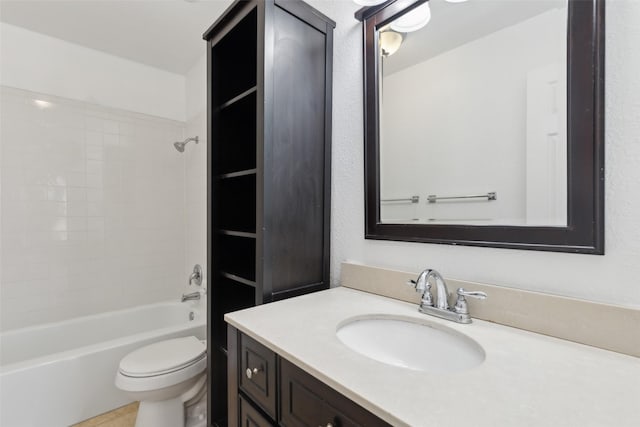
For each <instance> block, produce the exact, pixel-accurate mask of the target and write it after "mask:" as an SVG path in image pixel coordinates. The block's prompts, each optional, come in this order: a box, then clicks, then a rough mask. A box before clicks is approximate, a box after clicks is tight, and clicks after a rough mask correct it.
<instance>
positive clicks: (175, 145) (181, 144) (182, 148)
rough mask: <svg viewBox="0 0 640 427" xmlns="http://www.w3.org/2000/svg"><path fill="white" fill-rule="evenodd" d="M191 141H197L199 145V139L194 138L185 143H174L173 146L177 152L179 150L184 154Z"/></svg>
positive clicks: (186, 140)
mask: <svg viewBox="0 0 640 427" xmlns="http://www.w3.org/2000/svg"><path fill="white" fill-rule="evenodd" d="M189 141H195V142H196V144H197V143H198V137H197V136H194V137H192V138H187V139H185V140H184V141H178V142H174V143H173V146H174V147H176V150H178V151H179V152H181V153H184V146H185V145H187V143H188V142H189Z"/></svg>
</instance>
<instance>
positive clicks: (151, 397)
mask: <svg viewBox="0 0 640 427" xmlns="http://www.w3.org/2000/svg"><path fill="white" fill-rule="evenodd" d="M206 350H207V347H206V345H205V344H204V343H203V342H202V341H200V340H199V339H198V338H196V337H193V336H191V337H185V338H175V339H170V340H166V341H160V342H157V343H154V344H150V345H148V346H145V347H142V348H139V349H137V350H135V351H133V352H131V353H129V354H128V355H126V356H125V357H124V358H123V359H122V360H121V361H120V367H119V369H118V374H117V375H116V387H118V388H119V389H120V390H122V391H124V392H125V393H127V395H128V396H129V397H130V398H132V399H134V400H139V401H140V407H139V409H138V417H137V418H136V427H183V426H184V425H185V407H186V406H188V405H190V404H191V403H196V402H197V401H198V400H200V398H201V397H202V396H203V394H204V393H206V379H207V376H206V368H207V353H206Z"/></svg>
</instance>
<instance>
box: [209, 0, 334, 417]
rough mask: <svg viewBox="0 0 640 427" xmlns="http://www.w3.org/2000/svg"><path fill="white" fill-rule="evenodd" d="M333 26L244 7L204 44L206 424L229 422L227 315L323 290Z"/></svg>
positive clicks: (281, 5) (316, 18)
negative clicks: (205, 109) (206, 125)
mask: <svg viewBox="0 0 640 427" xmlns="http://www.w3.org/2000/svg"><path fill="white" fill-rule="evenodd" d="M334 27H335V23H334V22H333V21H331V20H330V19H329V18H327V17H326V16H324V15H322V14H321V13H319V12H318V11H316V10H314V9H313V8H311V7H310V6H309V5H307V4H306V3H303V2H302V1H299V0H250V1H236V2H235V3H233V4H232V5H231V6H230V7H229V9H227V11H226V12H225V13H224V14H223V15H222V17H220V18H219V19H218V20H217V21H216V22H215V23H214V24H213V25H212V26H211V27H210V28H209V30H207V32H206V33H205V34H204V38H205V40H207V50H208V61H207V62H208V74H207V79H208V140H209V141H210V144H209V154H208V155H209V158H208V181H209V182H208V209H209V212H208V230H209V231H208V233H209V235H208V250H209V259H208V266H207V273H208V277H209V299H208V301H209V307H208V316H209V319H208V320H209V329H208V351H209V372H210V377H209V382H210V383H209V423H210V424H212V425H216V424H217V425H225V424H226V408H227V348H226V345H227V344H226V343H227V338H226V330H227V329H226V325H225V323H224V320H223V316H224V314H225V313H228V312H230V311H234V310H238V309H242V308H247V307H252V306H254V305H257V304H262V303H267V302H271V301H276V300H279V299H283V298H287V297H290V296H295V295H300V294H303V293H308V292H313V291H316V290H320V289H325V288H328V287H329V222H330V206H331V204H330V196H331V176H330V171H331V90H332V84H331V75H332V48H333V28H334ZM230 362H231V363H233V361H230Z"/></svg>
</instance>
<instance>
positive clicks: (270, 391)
mask: <svg viewBox="0 0 640 427" xmlns="http://www.w3.org/2000/svg"><path fill="white" fill-rule="evenodd" d="M238 383H239V385H240V388H241V389H242V390H243V391H244V392H245V393H246V394H247V395H248V396H249V397H251V399H253V401H254V402H255V403H256V404H257V405H259V406H260V407H261V408H262V409H263V410H264V411H265V412H266V413H267V414H269V415H270V416H271V417H273V418H274V419H275V418H276V355H275V353H274V352H272V351H271V350H269V349H268V348H266V347H265V346H263V345H262V344H260V343H258V342H257V341H255V340H254V339H252V338H249V337H248V336H246V335H244V334H240V371H239V372H238Z"/></svg>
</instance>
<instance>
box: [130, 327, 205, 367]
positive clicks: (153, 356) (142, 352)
mask: <svg viewBox="0 0 640 427" xmlns="http://www.w3.org/2000/svg"><path fill="white" fill-rule="evenodd" d="M206 351H207V347H206V346H205V345H204V344H203V343H202V342H201V341H200V340H199V339H198V338H196V337H193V336H191V337H185V338H174V339H170V340H166V341H160V342H157V343H154V344H150V345H147V346H145V347H142V348H139V349H137V350H135V351H132V352H131V353H129V354H128V355H126V356H125V357H124V358H123V359H122V360H121V361H120V372H121V373H122V374H124V375H127V376H131V377H142V376H152V375H160V374H164V373H168V372H173V371H176V370H179V369H182V368H185V367H187V366H189V365H192V364H193V363H195V362H197V361H198V360H201V359H202V358H203V357H206Z"/></svg>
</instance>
